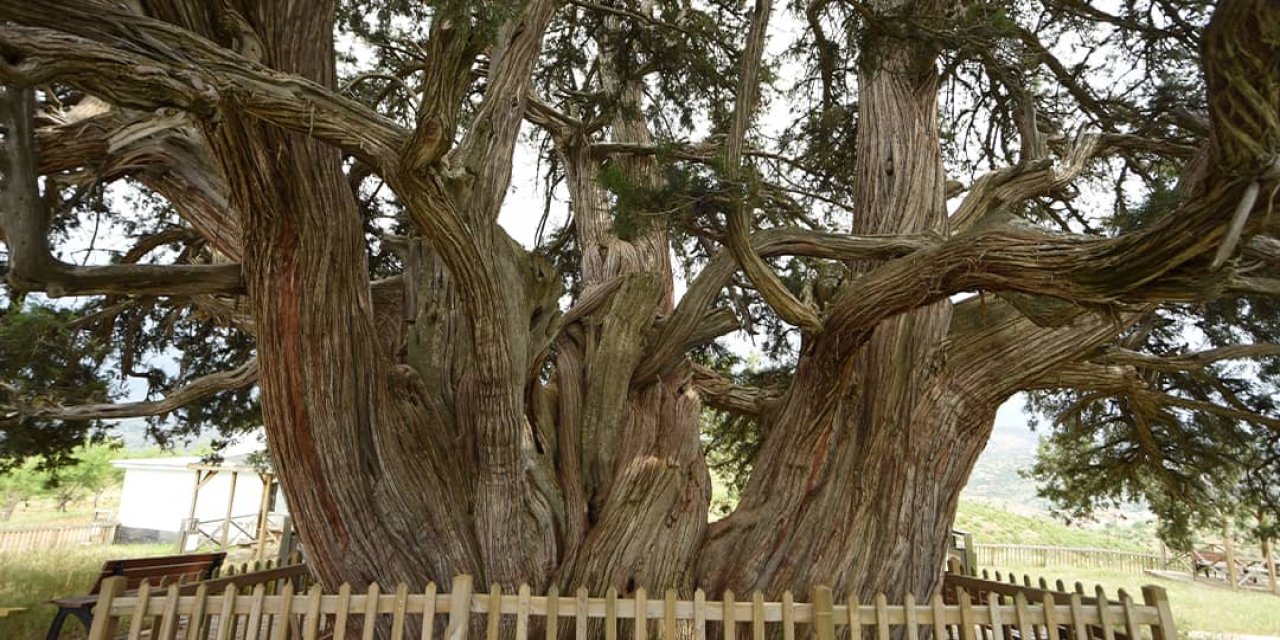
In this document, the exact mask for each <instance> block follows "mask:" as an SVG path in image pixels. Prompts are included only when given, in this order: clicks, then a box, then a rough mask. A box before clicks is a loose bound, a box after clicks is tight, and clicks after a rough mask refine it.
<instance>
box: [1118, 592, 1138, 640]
mask: <svg viewBox="0 0 1280 640" xmlns="http://www.w3.org/2000/svg"><path fill="white" fill-rule="evenodd" d="M1120 604H1121V605H1122V606H1124V629H1125V633H1127V634H1129V637H1130V638H1131V639H1133V640H1137V639H1138V638H1141V637H1142V634H1141V633H1139V632H1138V620H1137V617H1136V616H1135V614H1134V611H1133V596H1131V595H1129V594H1127V593H1126V594H1124V595H1123V596H1121V597H1120Z"/></svg>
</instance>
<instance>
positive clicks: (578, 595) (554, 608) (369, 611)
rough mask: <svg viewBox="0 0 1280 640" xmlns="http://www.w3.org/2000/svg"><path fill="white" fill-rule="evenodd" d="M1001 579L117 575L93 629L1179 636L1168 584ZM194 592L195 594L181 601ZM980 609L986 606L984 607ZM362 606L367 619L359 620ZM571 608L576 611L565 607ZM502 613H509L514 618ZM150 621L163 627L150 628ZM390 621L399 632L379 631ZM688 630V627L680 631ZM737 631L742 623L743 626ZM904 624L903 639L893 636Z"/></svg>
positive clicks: (963, 638)
mask: <svg viewBox="0 0 1280 640" xmlns="http://www.w3.org/2000/svg"><path fill="white" fill-rule="evenodd" d="M1001 577H1002V578H1005V579H1006V580H1011V581H1012V584H1010V583H1006V582H1003V581H1002V582H999V583H994V582H988V583H983V582H981V581H979V580H977V579H976V578H971V577H967V576H963V577H960V578H956V579H953V578H952V577H951V576H948V578H947V583H946V585H945V586H946V589H945V590H946V591H947V592H953V593H954V596H955V601H954V604H947V600H946V599H945V598H944V595H945V594H944V593H942V592H939V593H936V594H935V595H934V597H933V598H932V599H931V600H926V601H924V602H921V601H917V599H916V597H915V595H914V594H912V593H907V594H906V595H905V596H904V598H903V600H902V601H901V603H900V604H894V605H890V604H889V601H888V599H887V597H886V596H885V594H884V593H883V592H881V593H877V594H876V595H875V597H874V599H873V602H872V603H871V605H870V606H866V605H862V604H861V603H860V602H859V600H858V598H857V597H856V596H855V595H853V594H850V597H849V598H848V599H847V600H846V603H847V604H843V606H840V607H839V611H838V612H837V607H836V606H835V604H834V603H833V601H832V600H833V598H832V593H831V590H830V589H829V588H826V587H823V586H815V587H814V589H813V593H812V601H811V604H805V605H798V604H797V603H796V602H795V601H794V598H793V596H792V594H791V593H790V592H785V593H784V594H783V595H782V598H781V601H780V602H766V601H765V597H764V594H763V593H761V592H759V591H754V592H752V593H751V597H750V599H749V601H744V602H737V600H736V597H735V595H734V594H733V593H732V592H730V591H726V592H725V593H724V595H723V598H722V599H721V601H720V602H719V603H710V602H708V601H707V599H706V594H705V593H704V592H703V591H701V590H698V591H696V592H695V593H694V596H693V600H692V601H691V602H690V601H682V600H679V596H678V593H677V592H676V591H675V590H674V589H665V590H664V591H663V595H662V598H661V604H659V603H657V602H650V601H649V596H648V594H647V592H646V591H645V590H644V589H643V588H637V589H636V591H635V594H634V597H633V598H632V599H630V600H621V601H620V599H619V598H618V594H617V591H616V590H615V589H612V588H611V589H609V590H608V591H607V592H606V593H605V596H604V597H603V598H598V599H593V598H591V597H590V595H589V593H588V591H587V590H586V589H585V588H578V589H576V590H575V593H574V597H572V598H567V597H566V598H561V597H560V596H559V593H558V592H557V591H556V590H555V589H554V588H552V589H550V590H549V593H548V594H547V596H545V597H541V596H534V595H533V594H532V590H531V588H530V587H529V586H528V585H521V586H520V588H519V589H518V590H517V593H515V594H508V595H504V594H503V591H502V589H501V588H500V586H498V585H496V584H494V585H492V586H491V587H490V588H489V590H488V592H487V593H484V594H473V592H472V584H473V583H472V579H471V577H470V576H457V577H455V578H454V580H453V587H454V588H453V590H452V591H451V592H450V593H449V594H448V595H443V594H438V593H437V591H436V587H435V585H434V584H429V585H427V587H426V589H425V591H424V593H423V594H422V595H410V594H409V591H408V587H407V586H406V585H404V584H403V583H402V584H398V585H397V586H396V588H395V590H394V592H392V593H388V594H385V595H384V594H382V592H381V591H380V589H381V587H380V586H379V585H378V584H376V583H374V584H370V585H369V587H368V590H367V592H365V593H363V594H360V595H357V596H355V597H352V593H351V587H350V585H343V586H342V587H341V588H340V589H339V590H338V593H337V594H336V596H335V595H326V594H324V593H323V592H322V591H321V590H320V589H319V588H318V587H312V588H311V589H309V590H308V591H307V592H306V594H305V595H303V594H302V593H297V592H295V587H294V585H293V584H292V583H289V582H285V581H282V582H281V583H280V585H281V586H280V593H279V594H278V595H270V594H267V593H266V591H267V588H266V585H265V584H257V585H254V586H253V590H252V594H251V595H249V596H241V595H238V590H237V587H235V586H234V585H228V586H227V588H226V589H225V590H223V591H222V593H221V598H216V599H215V598H210V594H209V593H208V592H209V590H210V588H209V586H207V585H193V586H188V587H182V586H180V585H179V584H177V583H176V582H175V583H174V584H172V585H170V586H169V588H168V589H167V590H165V592H157V589H156V587H154V586H152V584H151V583H149V582H148V583H144V584H143V586H142V587H141V588H140V589H139V591H138V593H137V594H136V595H130V596H127V597H125V596H122V595H119V593H118V592H119V591H121V590H122V584H123V583H122V582H121V581H120V580H118V579H116V580H108V581H106V582H104V584H103V591H102V593H103V596H102V599H101V600H100V603H99V606H98V609H97V612H98V616H96V617H95V619H94V620H93V622H92V623H91V625H90V632H91V634H93V635H91V637H92V640H106V638H109V637H110V635H109V634H108V635H105V636H104V633H105V631H104V630H105V629H109V628H111V627H112V626H114V625H115V624H116V623H117V622H119V621H121V620H123V619H125V618H129V636H128V637H129V638H130V640H139V639H140V638H143V637H151V638H155V639H156V640H173V638H175V637H177V636H178V635H181V636H182V637H184V638H189V639H194V640H200V639H201V638H202V637H211V636H213V635H214V633H213V632H214V630H215V622H214V621H215V619H216V620H217V622H216V639H217V640H232V639H233V638H235V639H237V640H250V639H252V638H259V637H264V638H265V637H270V638H272V639H273V640H285V639H286V638H291V637H292V638H306V639H310V640H316V638H317V637H330V638H333V640H344V638H345V637H346V636H349V635H351V634H353V633H354V634H356V635H360V636H361V637H363V638H373V637H374V636H375V635H377V634H378V633H379V632H382V633H385V632H387V631H389V632H390V633H389V634H388V635H389V636H390V637H394V638H397V639H401V638H402V637H403V635H404V632H405V631H406V630H407V629H408V628H409V627H410V626H411V624H412V623H411V622H410V621H409V618H410V617H411V616H415V615H421V616H422V617H421V624H422V631H421V638H422V640H426V639H428V638H432V637H434V628H435V622H436V615H437V614H438V613H441V612H443V613H447V614H448V622H447V625H444V623H442V626H444V628H445V637H444V638H442V640H466V639H467V638H469V637H470V635H471V634H470V630H469V620H470V619H471V617H472V616H473V615H477V614H481V615H485V616H486V618H485V620H486V625H485V629H484V633H483V635H484V636H485V638H486V640H497V639H498V638H499V636H500V635H502V633H501V632H502V629H503V625H507V624H511V623H513V622H514V629H513V630H514V631H515V635H516V636H517V637H519V638H520V640H528V635H529V632H530V630H531V628H533V626H534V623H533V622H532V621H531V620H530V618H531V617H534V616H545V617H546V623H547V624H546V632H547V636H548V638H549V639H550V640H557V638H558V633H557V631H558V630H559V629H558V626H557V625H558V620H559V618H560V617H561V615H564V616H572V617H573V618H574V623H575V624H574V633H572V634H569V635H572V636H574V637H575V640H585V639H586V638H587V637H588V636H590V635H591V632H593V631H595V632H598V628H597V627H596V626H595V625H598V624H601V623H603V624H604V628H605V633H604V634H603V635H604V636H605V639H604V640H618V624H619V622H618V619H619V618H622V619H627V618H631V619H632V622H631V629H630V631H631V632H632V633H629V634H628V635H631V636H633V638H634V639H635V640H650V633H651V632H653V633H652V635H653V637H654V638H658V637H661V640H676V638H678V637H679V636H681V635H682V634H689V635H690V636H691V638H692V639H693V640H706V624H707V621H708V619H710V620H713V621H719V622H720V623H721V626H722V630H723V637H724V638H726V639H727V640H733V639H734V638H735V637H736V636H737V633H738V632H739V631H743V632H746V631H747V630H748V625H749V630H750V633H749V634H748V636H749V640H764V638H765V637H767V636H768V635H769V633H770V631H776V630H771V629H770V628H769V626H768V625H769V624H770V623H775V622H776V623H780V626H779V627H778V629H780V630H781V634H780V635H781V636H782V639H781V640H795V637H796V629H795V627H796V625H797V624H808V625H810V627H811V628H812V630H813V631H812V633H813V635H814V638H815V639H816V640H834V639H835V636H836V633H835V631H836V627H837V626H838V625H837V620H836V617H837V616H838V617H839V621H838V624H839V625H843V624H845V623H846V621H847V623H848V625H849V627H850V629H851V630H852V631H851V635H853V636H855V640H857V638H861V637H863V636H866V637H873V636H874V637H875V638H877V640H890V639H892V638H894V637H895V636H900V637H901V638H902V640H919V638H920V635H921V634H920V628H921V627H922V626H923V627H926V628H927V629H928V630H929V631H931V632H932V634H931V635H932V636H933V637H935V638H938V639H939V640H977V638H979V637H981V638H991V640H1013V639H1017V638H1021V639H1022V640H1116V638H1124V639H1125V640H1129V639H1135V640H1136V639H1138V638H1141V637H1142V636H1143V635H1144V634H1146V633H1147V632H1145V631H1143V629H1142V627H1143V626H1147V627H1148V628H1150V633H1149V634H1148V637H1150V638H1151V639H1152V640H1174V638H1175V636H1174V635H1173V634H1174V633H1176V629H1175V628H1174V626H1173V618H1172V616H1171V615H1169V612H1168V611H1169V610H1168V605H1167V597H1166V596H1165V595H1164V592H1163V590H1160V589H1158V588H1146V589H1144V590H1143V598H1144V602H1143V603H1137V602H1135V601H1134V599H1133V598H1132V597H1131V596H1130V594H1128V593H1126V592H1125V591H1123V590H1121V591H1119V592H1118V594H1117V596H1116V597H1115V598H1112V599H1108V597H1107V595H1106V593H1105V591H1103V590H1102V589H1101V588H1098V589H1097V592H1096V593H1097V597H1096V598H1092V597H1091V598H1085V597H1084V596H1083V595H1081V594H1079V593H1072V594H1070V595H1065V594H1061V593H1054V592H1052V591H1047V590H1039V589H1032V588H1024V587H1022V586H1021V584H1019V583H1022V584H1025V583H1027V582H1039V580H1038V579H1037V578H1035V577H1033V576H1019V575H1006V574H1002V575H1001ZM1044 584H1047V582H1046V583H1044ZM184 588H185V589H190V591H188V592H187V593H191V592H194V593H195V595H194V596H193V595H183V590H184ZM971 590H972V591H971ZM1064 599H1065V600H1069V604H1068V605H1067V606H1062V605H1059V604H1058V603H1059V602H1063V600H1064ZM158 600H161V601H158ZM297 600H303V601H302V602H297ZM1086 603H1087V604H1086ZM975 604H976V605H978V606H979V607H981V609H980V610H975V608H974V605H975ZM353 606H354V607H356V609H357V613H356V615H357V616H359V619H358V620H352V619H351V611H350V609H351V608H352V607H353ZM1059 606H1062V608H1061V610H1059V609H1058V607H1059ZM445 607H447V608H445ZM563 607H569V608H570V610H568V611H564V610H563V609H562V608H563ZM708 607H710V608H708ZM441 610H443V611H441ZM1095 611H1096V613H1095ZM846 615H847V618H846ZM504 616H511V617H510V618H507V619H505V620H504V618H503V617H504ZM512 618H514V619H512ZM650 618H653V619H655V620H656V619H658V618H661V620H660V621H659V622H658V624H657V625H656V626H658V627H660V628H661V629H660V632H659V630H658V629H651V628H650V627H649V625H648V620H649V619H650ZM206 619H207V620H206ZM147 620H153V622H152V623H147V622H145V621H147ZM380 622H387V623H389V624H388V625H387V627H386V628H381V625H380ZM682 623H684V624H688V625H690V626H689V627H687V628H682V627H681V624H682ZM624 624H625V623H624ZM738 625H742V627H741V629H739V628H738ZM898 625H901V626H902V631H898V630H895V629H893V627H894V626H898ZM148 626H149V628H150V631H148ZM868 627H874V630H870V629H868ZM182 629H185V632H184V631H182ZM1064 629H1065V630H1066V632H1065V633H1064ZM511 630H512V629H510V628H509V629H508V631H511ZM477 631H479V630H478V629H477ZM565 631H567V630H565ZM864 632H865V633H864ZM415 635H416V634H415Z"/></svg>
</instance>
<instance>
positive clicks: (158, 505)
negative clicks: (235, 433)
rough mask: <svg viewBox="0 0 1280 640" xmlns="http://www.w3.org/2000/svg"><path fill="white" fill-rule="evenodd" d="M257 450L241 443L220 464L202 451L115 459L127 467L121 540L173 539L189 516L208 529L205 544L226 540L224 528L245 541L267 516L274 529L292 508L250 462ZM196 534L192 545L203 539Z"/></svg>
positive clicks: (265, 473) (268, 476)
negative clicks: (204, 456)
mask: <svg viewBox="0 0 1280 640" xmlns="http://www.w3.org/2000/svg"><path fill="white" fill-rule="evenodd" d="M257 446H258V447H260V445H257ZM254 453H256V452H255V451H254V450H253V449H245V448H243V447H241V448H240V450H239V451H229V452H228V454H229V455H224V459H223V461H222V462H221V463H219V464H205V463H204V462H202V461H201V459H200V458H199V457H197V456H189V457H180V458H139V459H132V460H129V459H125V460H116V461H114V462H113V463H112V464H113V465H115V466H116V467H118V468H120V469H123V470H124V487H123V489H122V490H121V494H120V510H119V514H118V520H119V522H120V528H119V533H118V534H117V537H116V541H117V542H143V541H159V542H167V541H172V540H175V539H176V538H177V537H178V535H179V533H180V532H181V531H182V530H183V527H184V524H185V523H188V522H189V521H190V520H195V521H196V523H197V527H198V530H200V531H204V532H205V537H204V539H203V542H205V543H216V542H221V541H222V537H223V535H224V534H223V531H224V530H225V535H226V537H227V538H228V541H229V542H230V543H232V544H235V543H236V542H244V541H245V540H244V538H246V537H252V536H256V535H257V533H256V532H257V530H258V527H259V526H260V523H261V522H262V520H263V519H264V518H265V519H270V520H272V522H271V523H270V524H269V525H268V528H271V524H274V523H275V522H278V521H279V519H280V518H279V516H281V515H284V514H287V513H288V511H287V509H286V508H285V504H284V496H283V494H282V493H281V492H280V489H279V483H278V482H276V481H275V478H274V476H273V475H272V474H271V473H270V472H268V471H263V470H261V469H259V468H257V467H254V466H252V465H250V464H248V463H247V459H248V458H249V456H250V455H252V454H254ZM273 516H274V517H273ZM228 517H230V519H231V522H232V523H233V524H232V525H230V526H226V525H225V523H226V522H227V519H228ZM189 530H191V529H189ZM191 538H192V539H191V540H189V541H188V544H187V547H188V548H189V549H190V548H194V545H196V544H198V543H199V542H201V541H202V540H201V539H200V537H199V536H191ZM210 538H212V539H210Z"/></svg>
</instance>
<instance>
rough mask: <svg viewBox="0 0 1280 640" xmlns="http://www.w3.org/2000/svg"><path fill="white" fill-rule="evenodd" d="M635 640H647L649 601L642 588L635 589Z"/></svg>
mask: <svg viewBox="0 0 1280 640" xmlns="http://www.w3.org/2000/svg"><path fill="white" fill-rule="evenodd" d="M635 616H636V623H635V635H634V637H635V640H649V599H648V598H647V597H646V594H645V590H644V587H640V588H639V589H636V610H635Z"/></svg>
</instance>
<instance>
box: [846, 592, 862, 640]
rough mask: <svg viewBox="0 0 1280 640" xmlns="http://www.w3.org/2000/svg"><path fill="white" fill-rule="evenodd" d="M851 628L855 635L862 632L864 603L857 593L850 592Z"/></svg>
mask: <svg viewBox="0 0 1280 640" xmlns="http://www.w3.org/2000/svg"><path fill="white" fill-rule="evenodd" d="M849 628H850V629H851V630H852V632H853V633H854V634H855V635H856V634H859V633H862V604H861V603H860V602H858V594H856V593H850V594H849Z"/></svg>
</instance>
